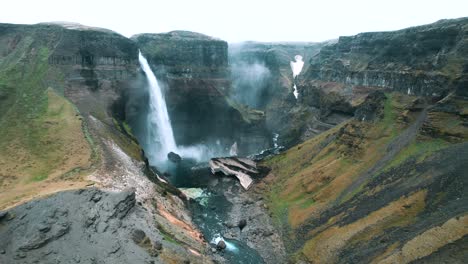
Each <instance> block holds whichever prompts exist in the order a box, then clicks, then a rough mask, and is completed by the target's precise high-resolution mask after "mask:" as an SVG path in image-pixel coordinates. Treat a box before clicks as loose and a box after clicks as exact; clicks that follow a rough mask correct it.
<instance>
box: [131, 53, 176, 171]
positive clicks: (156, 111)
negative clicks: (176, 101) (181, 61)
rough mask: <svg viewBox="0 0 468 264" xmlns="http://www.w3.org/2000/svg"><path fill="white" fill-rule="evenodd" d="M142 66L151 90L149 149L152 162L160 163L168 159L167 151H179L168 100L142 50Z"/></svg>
mask: <svg viewBox="0 0 468 264" xmlns="http://www.w3.org/2000/svg"><path fill="white" fill-rule="evenodd" d="M138 59H139V61H140V66H141V68H142V69H143V71H144V72H145V74H146V78H147V80H148V90H149V112H148V116H147V124H148V132H147V134H148V135H147V137H146V139H147V141H148V142H147V146H149V147H150V148H149V149H147V152H148V153H147V154H148V159H149V161H150V163H153V164H158V163H162V162H164V161H166V160H167V153H169V152H171V151H173V152H176V151H177V145H176V142H175V139H174V132H173V131H172V126H171V120H170V119H169V114H168V112H167V106H166V100H165V99H164V95H163V92H162V90H161V87H160V86H159V84H158V81H157V79H156V76H155V75H154V73H153V71H152V70H151V68H150V66H149V64H148V61H147V60H146V59H145V57H143V55H142V54H141V52H139V54H138Z"/></svg>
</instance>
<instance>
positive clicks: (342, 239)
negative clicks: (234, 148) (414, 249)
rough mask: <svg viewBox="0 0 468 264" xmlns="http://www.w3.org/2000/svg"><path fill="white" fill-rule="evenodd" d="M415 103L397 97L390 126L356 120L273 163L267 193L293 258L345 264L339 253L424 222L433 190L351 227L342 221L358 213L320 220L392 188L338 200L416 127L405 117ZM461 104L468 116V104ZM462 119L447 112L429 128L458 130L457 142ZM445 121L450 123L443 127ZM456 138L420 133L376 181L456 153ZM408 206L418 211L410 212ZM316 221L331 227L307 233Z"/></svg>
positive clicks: (389, 109) (388, 114) (389, 105)
mask: <svg viewBox="0 0 468 264" xmlns="http://www.w3.org/2000/svg"><path fill="white" fill-rule="evenodd" d="M410 101H411V97H407V96H402V95H397V94H393V95H390V96H388V99H387V101H386V103H385V108H384V112H385V115H384V117H383V119H382V120H380V121H378V122H376V123H366V122H358V121H349V122H348V123H346V124H343V125H341V126H340V127H335V128H334V129H331V130H329V131H327V132H325V133H323V134H321V135H319V136H317V137H316V138H313V139H311V140H308V141H306V142H304V143H302V144H300V145H298V146H296V147H293V148H291V149H290V150H288V151H287V152H285V153H283V154H281V155H279V156H276V157H274V158H272V159H270V160H268V161H266V162H265V163H266V165H268V166H270V167H271V168H272V174H271V175H270V176H269V177H267V178H270V179H269V181H270V183H269V185H270V186H271V187H270V189H269V191H268V192H267V193H268V194H267V198H268V201H269V208H270V209H271V211H272V213H273V217H274V219H275V220H276V223H277V224H278V226H280V227H281V230H282V231H283V235H284V237H285V241H286V244H287V247H288V248H289V251H290V253H291V254H293V253H296V254H295V256H296V257H297V258H304V259H306V260H309V261H312V260H313V261H319V263H327V262H328V263H332V262H337V261H338V259H337V256H338V254H339V252H341V250H342V248H344V247H348V246H349V244H347V243H358V242H359V243H361V241H362V240H364V241H368V242H369V241H370V240H371V239H373V238H375V237H376V236H378V235H381V234H382V232H384V230H387V229H389V228H396V227H402V226H406V225H409V224H412V223H414V222H415V221H416V215H418V214H419V213H420V212H422V211H423V210H424V208H425V197H426V193H427V190H420V191H417V192H411V193H408V194H407V196H402V197H400V198H399V199H396V200H393V201H390V203H388V204H387V205H386V206H383V207H380V208H378V209H377V210H375V211H373V212H372V213H369V214H368V215H362V217H361V218H360V219H359V220H357V221H355V222H353V223H349V224H343V223H340V221H341V220H342V219H344V218H345V217H347V216H348V215H349V214H352V211H353V210H354V209H350V210H348V211H344V213H340V214H339V215H335V216H333V217H331V218H329V219H325V220H327V221H325V220H323V221H320V218H321V217H323V215H322V214H323V213H324V212H326V210H327V209H329V208H335V207H340V206H341V207H346V206H350V207H352V206H353V205H349V203H351V202H350V201H353V199H352V198H353V197H354V196H356V195H357V194H360V195H362V193H364V192H366V193H369V196H372V195H371V194H375V193H378V192H380V191H381V189H383V188H384V187H382V186H374V187H372V188H370V187H368V186H367V184H368V183H369V182H371V181H372V178H371V179H370V180H367V181H365V182H364V183H363V184H361V185H360V186H359V187H358V188H355V189H352V191H349V192H348V193H346V194H345V195H344V198H343V199H337V198H338V197H340V195H341V194H342V193H343V192H344V191H345V190H347V188H348V187H349V186H350V185H351V184H352V183H353V182H354V181H356V179H357V178H358V177H359V176H360V175H362V174H363V173H364V172H366V171H368V170H369V169H370V168H372V167H373V166H375V164H376V163H377V162H378V161H379V160H380V159H382V157H383V156H384V154H385V151H386V147H387V145H388V144H389V143H390V142H391V140H392V139H394V138H396V137H397V136H398V135H400V134H401V133H402V131H403V130H404V129H406V128H407V127H408V125H409V124H408V123H406V122H402V121H401V120H402V116H403V115H408V113H407V111H406V112H405V108H406V107H407V106H408V104H409V103H410ZM459 103H460V102H459ZM460 104H462V105H463V106H462V107H461V108H462V109H464V107H465V106H466V102H464V103H463V102H462V103H460ZM463 111H464V110H461V112H463ZM410 115H412V116H410V117H409V119H410V122H409V123H411V122H412V121H414V119H416V114H410ZM459 119H460V118H459V117H457V116H453V115H451V116H448V114H446V113H430V114H429V121H430V122H431V123H432V124H435V126H437V127H438V129H439V131H445V130H446V128H447V123H450V124H452V126H451V128H450V130H451V131H452V132H453V131H455V132H454V133H455V134H457V133H458V134H457V135H463V133H465V134H464V135H465V136H466V127H463V126H460V125H458V124H461V123H462V122H461V121H460V120H459ZM441 120H443V123H440V122H442V121H441ZM438 122H439V123H438ZM460 131H461V132H460ZM450 138H451V137H450V136H449V137H431V136H427V135H421V134H418V136H417V137H415V138H414V139H412V140H411V141H410V143H409V144H408V145H407V146H405V147H404V148H403V149H402V150H401V151H400V152H398V153H397V154H396V155H395V156H394V157H392V158H391V159H390V160H389V162H387V163H386V164H385V166H383V168H382V169H379V170H378V171H377V173H376V175H377V174H379V173H381V172H382V171H387V172H388V171H389V170H391V169H394V168H396V167H398V166H399V165H401V164H402V163H404V162H406V161H408V160H416V164H418V163H421V162H423V161H424V160H425V159H426V158H428V157H429V156H431V154H432V153H435V152H437V151H439V150H441V149H444V148H445V147H447V146H449V145H450V144H451V143H450V141H451V140H450ZM465 139H466V137H465ZM462 141H463V140H462ZM374 177H375V176H374ZM267 185H268V184H267ZM364 187H366V188H364ZM353 202H354V201H353ZM403 205H405V208H406V207H408V208H410V209H409V210H402V209H401V207H402V206H403ZM354 207H355V206H354ZM310 221H312V222H314V221H316V222H317V221H318V222H320V223H322V222H325V224H321V225H318V226H314V227H313V228H306V227H307V224H308V223H310ZM353 241H354V242H353ZM393 247H394V248H396V247H397V245H393ZM389 250H390V249H389ZM314 263H315V262H314Z"/></svg>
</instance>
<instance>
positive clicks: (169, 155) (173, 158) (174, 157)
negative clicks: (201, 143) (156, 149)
mask: <svg viewBox="0 0 468 264" xmlns="http://www.w3.org/2000/svg"><path fill="white" fill-rule="evenodd" d="M167 158H168V159H169V160H170V161H172V162H174V163H179V162H180V161H182V158H181V157H180V155H179V154H177V153H174V152H172V151H171V152H169V153H167Z"/></svg>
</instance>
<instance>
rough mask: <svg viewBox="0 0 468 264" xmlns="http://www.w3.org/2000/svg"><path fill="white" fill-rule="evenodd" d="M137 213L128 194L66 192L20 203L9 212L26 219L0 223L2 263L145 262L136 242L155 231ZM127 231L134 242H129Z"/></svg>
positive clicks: (0, 257) (144, 252)
mask: <svg viewBox="0 0 468 264" xmlns="http://www.w3.org/2000/svg"><path fill="white" fill-rule="evenodd" d="M96 195H99V196H101V197H102V198H101V199H100V200H99V201H98V202H95V201H93V199H92V197H96ZM141 211H142V208H139V207H137V206H136V204H135V193H134V191H132V190H129V191H124V192H120V193H106V192H102V191H99V190H97V189H86V190H79V191H67V192H62V193H58V194H55V195H53V196H51V197H48V198H45V199H40V200H35V201H32V202H29V203H27V204H24V205H20V206H18V207H15V208H13V209H11V210H9V211H8V213H9V214H12V215H24V217H16V218H14V219H12V220H10V221H8V222H2V228H0V237H2V239H1V240H0V248H1V249H2V250H3V251H2V252H4V253H2V254H1V255H0V263H17V260H16V259H17V258H22V259H24V262H25V263H33V262H34V261H38V262H40V263H55V262H54V261H55V259H57V258H60V260H61V261H62V262H63V263H75V262H82V263H128V262H132V263H145V262H146V261H147V260H148V259H149V255H148V253H147V251H145V249H143V248H140V247H139V246H137V245H136V244H138V243H141V242H142V241H143V240H144V239H145V238H146V237H147V236H149V235H148V234H153V233H154V230H153V228H152V227H151V226H148V225H147V223H146V221H145V219H144V218H141V217H135V214H136V213H138V212H141ZM25 213H27V214H25ZM101 226H105V227H106V228H102V227H101ZM129 230H133V232H132V231H129ZM130 233H131V238H132V240H133V241H135V243H136V244H135V243H133V241H132V240H129V239H127V237H128V234H130ZM78 260H79V261H78Z"/></svg>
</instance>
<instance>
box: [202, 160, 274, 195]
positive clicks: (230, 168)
mask: <svg viewBox="0 0 468 264" xmlns="http://www.w3.org/2000/svg"><path fill="white" fill-rule="evenodd" d="M209 164H210V168H211V172H212V173H213V174H216V173H218V172H220V173H223V174H224V175H232V176H234V177H236V178H237V179H238V180H239V182H240V184H241V186H242V187H243V188H244V189H245V190H248V189H249V188H250V186H251V185H252V183H253V182H254V179H255V178H259V177H263V176H265V174H266V173H265V170H264V169H265V168H260V167H257V164H256V163H255V162H254V161H252V160H250V159H246V158H213V159H211V160H210V162H209Z"/></svg>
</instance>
